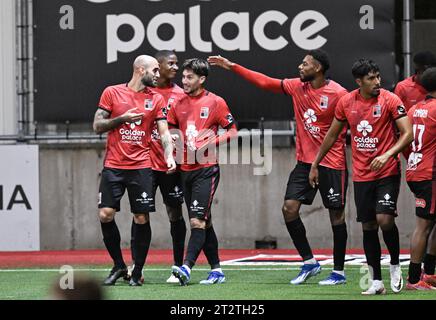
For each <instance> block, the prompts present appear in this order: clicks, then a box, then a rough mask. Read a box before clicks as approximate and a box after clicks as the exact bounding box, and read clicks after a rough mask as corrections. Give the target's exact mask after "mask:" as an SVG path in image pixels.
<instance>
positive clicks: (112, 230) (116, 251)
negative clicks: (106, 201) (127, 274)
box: [100, 220, 126, 269]
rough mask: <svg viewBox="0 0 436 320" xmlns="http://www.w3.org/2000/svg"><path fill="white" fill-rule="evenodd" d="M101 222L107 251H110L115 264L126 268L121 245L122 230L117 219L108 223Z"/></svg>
mask: <svg viewBox="0 0 436 320" xmlns="http://www.w3.org/2000/svg"><path fill="white" fill-rule="evenodd" d="M100 224H101V231H102V233H103V242H104V245H105V246H106V249H107V251H108V252H109V255H110V256H111V258H112V260H113V261H114V266H115V267H117V268H121V269H123V268H125V267H126V264H125V263H124V260H123V254H122V253H121V246H120V242H121V236H120V231H119V230H118V227H117V224H116V223H115V220H112V221H111V222H107V223H103V222H100Z"/></svg>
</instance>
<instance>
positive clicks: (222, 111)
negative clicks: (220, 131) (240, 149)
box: [216, 98, 235, 129]
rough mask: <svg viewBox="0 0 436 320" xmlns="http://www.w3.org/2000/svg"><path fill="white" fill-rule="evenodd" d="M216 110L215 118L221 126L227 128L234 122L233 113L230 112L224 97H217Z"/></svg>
mask: <svg viewBox="0 0 436 320" xmlns="http://www.w3.org/2000/svg"><path fill="white" fill-rule="evenodd" d="M216 110H217V112H216V120H217V122H218V124H219V125H220V126H221V127H222V128H224V129H227V128H229V127H231V126H232V125H233V124H234V123H235V119H234V118H233V115H232V114H231V112H230V109H229V107H228V106H227V103H226V102H225V101H224V99H222V98H218V99H217V109H216Z"/></svg>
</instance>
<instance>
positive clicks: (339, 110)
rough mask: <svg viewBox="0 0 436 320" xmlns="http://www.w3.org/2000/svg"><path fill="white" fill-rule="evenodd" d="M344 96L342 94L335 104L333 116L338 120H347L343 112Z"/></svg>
mask: <svg viewBox="0 0 436 320" xmlns="http://www.w3.org/2000/svg"><path fill="white" fill-rule="evenodd" d="M345 104H346V98H345V96H342V98H340V99H339V101H338V103H337V104H336V108H335V118H336V119H337V120H339V121H347V115H346V114H345Z"/></svg>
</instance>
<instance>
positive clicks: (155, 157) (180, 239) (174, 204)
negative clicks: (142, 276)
mask: <svg viewBox="0 0 436 320" xmlns="http://www.w3.org/2000/svg"><path fill="white" fill-rule="evenodd" d="M155 58H156V59H157V61H158V62H159V67H160V68H159V74H160V77H159V79H158V80H157V86H156V87H155V88H153V90H154V91H156V92H158V93H160V94H161V95H162V96H163V97H164V99H165V101H166V108H165V114H168V111H169V110H170V109H171V108H172V107H173V106H174V105H176V104H177V101H178V100H179V99H181V98H182V97H183V96H184V95H185V93H184V92H183V89H182V88H180V87H179V86H178V85H177V84H175V83H174V82H173V81H174V78H175V77H176V75H177V71H178V70H179V67H178V59H177V55H176V53H175V52H174V51H171V50H161V51H159V52H157V53H156V55H155ZM150 156H151V164H152V168H153V181H154V183H153V187H154V191H155V192H156V189H157V187H159V189H160V192H161V194H162V198H163V201H164V203H165V206H166V210H167V213H168V218H169V220H170V224H171V237H172V241H173V258H174V265H176V266H179V267H180V266H182V264H183V253H184V249H185V237H186V224H185V220H184V219H183V211H182V203H183V186H182V180H181V177H180V172H179V171H176V172H175V173H173V174H167V173H166V171H167V168H166V162H165V157H164V150H163V148H162V143H161V141H160V137H159V133H158V131H157V127H155V128H153V134H152V136H151V144H150ZM167 282H168V283H179V280H178V279H177V278H176V277H174V275H173V274H171V276H170V278H168V280H167Z"/></svg>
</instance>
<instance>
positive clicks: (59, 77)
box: [33, 0, 396, 122]
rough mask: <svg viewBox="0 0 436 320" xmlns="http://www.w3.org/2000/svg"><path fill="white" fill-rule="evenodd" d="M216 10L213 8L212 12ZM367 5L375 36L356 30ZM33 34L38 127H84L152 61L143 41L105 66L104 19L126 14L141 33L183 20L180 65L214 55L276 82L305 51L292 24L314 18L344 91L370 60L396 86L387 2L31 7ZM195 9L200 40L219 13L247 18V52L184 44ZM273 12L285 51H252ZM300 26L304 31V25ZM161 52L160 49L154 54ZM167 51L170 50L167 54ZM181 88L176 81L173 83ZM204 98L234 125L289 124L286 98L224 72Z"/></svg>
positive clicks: (162, 31) (166, 0)
mask: <svg viewBox="0 0 436 320" xmlns="http://www.w3.org/2000/svg"><path fill="white" fill-rule="evenodd" d="M218 2H219V5H218ZM63 5H70V6H71V7H72V8H73V9H74V30H62V29H61V28H60V27H59V20H60V19H61V17H62V14H60V13H59V9H60V7H61V6H63ZM362 5H371V6H372V7H373V8H374V11H375V29H374V30H362V29H360V27H359V20H360V18H361V14H359V8H360V7H361V6H362ZM33 6H34V21H35V25H36V26H37V28H36V30H35V44H34V46H35V55H36V58H37V60H36V61H35V87H36V89H37V93H36V94H35V108H34V109H35V120H37V121H42V122H64V121H65V120H69V121H71V122H91V121H92V118H93V114H94V112H95V108H96V106H97V103H98V100H99V97H100V94H101V92H102V91H103V89H104V88H105V87H106V86H108V85H111V84H116V83H121V82H127V81H128V80H129V79H130V76H131V72H132V69H131V64H132V62H133V60H134V58H135V57H136V56H137V55H140V54H151V55H153V54H154V53H155V52H156V51H157V49H158V48H153V47H152V46H151V44H150V43H149V41H148V40H147V38H145V40H144V42H143V43H142V45H141V46H140V47H139V48H138V49H137V50H135V51H133V52H130V53H118V60H117V61H116V62H113V63H109V64H108V63H107V62H106V47H107V35H106V29H107V28H106V27H107V26H106V16H107V15H109V14H116V15H119V14H131V15H134V16H136V17H137V18H138V19H139V20H141V22H142V24H143V25H144V29H145V30H147V25H148V23H149V21H150V20H151V19H152V18H153V17H154V16H156V15H157V14H159V13H162V12H168V13H183V14H184V15H185V36H186V50H185V51H183V52H177V54H178V57H179V60H180V63H182V62H183V60H184V59H186V58H191V57H202V58H207V56H209V55H210V54H221V55H222V56H225V57H227V58H229V59H230V60H232V61H235V62H238V63H240V64H242V65H244V66H246V67H249V68H252V69H254V70H257V71H260V72H263V73H266V74H268V75H270V76H272V77H276V78H286V77H296V76H298V72H297V67H298V65H299V63H300V62H301V60H302V59H303V57H304V55H305V52H306V50H304V49H301V48H299V47H298V46H297V45H296V44H295V43H294V41H293V40H292V38H291V35H290V25H291V22H292V20H293V19H294V17H295V16H296V15H297V14H299V13H300V12H302V11H304V10H316V11H319V12H320V13H322V14H323V15H324V16H325V17H326V18H327V19H328V21H329V26H328V27H327V28H325V29H324V30H322V31H321V32H319V34H320V35H321V36H323V37H325V38H326V39H327V40H328V41H327V43H326V44H325V45H324V46H323V49H325V50H327V51H328V52H329V54H330V57H331V65H332V67H331V70H330V71H329V76H330V77H331V78H332V79H334V80H336V81H337V82H339V83H341V84H342V85H343V86H344V87H346V88H347V89H350V90H351V89H354V87H355V84H354V80H353V79H352V76H351V72H350V69H351V65H352V63H353V62H354V61H355V60H356V59H357V58H360V57H369V58H373V59H374V60H376V61H377V62H378V63H379V64H380V66H381V69H382V75H383V80H384V85H385V87H386V88H388V89H391V88H392V87H393V84H394V83H395V81H396V72H395V55H394V49H395V44H394V31H395V30H394V24H393V20H392V19H393V16H394V1H393V0H384V1H381V0H370V1H363V0H359V1H357V0H356V1H341V0H331V1H316V0H299V1H292V2H289V1H280V0H269V1H263V0H250V1H247V0H245V1H244V0H242V1H241V0H240V1H231V0H220V1H218V0H213V1H194V0H185V1H181V0H162V1H158V2H151V1H144V0H112V1H108V2H106V3H100V4H97V3H92V2H90V1H86V0H63V1H60V0H49V1H48V0H34V2H33ZM194 6H200V10H201V36H202V39H203V40H204V41H211V40H212V37H211V32H210V29H211V25H212V22H213V21H214V19H215V18H216V17H217V16H218V15H220V14H221V13H223V12H230V11H232V12H249V17H250V22H249V23H250V51H225V50H223V49H221V48H219V47H218V46H217V45H216V44H213V45H212V47H213V49H212V52H210V53H209V52H198V51H197V50H195V49H194V48H193V47H192V45H191V42H190V38H189V8H192V7H194ZM269 10H278V11H280V12H283V13H284V14H285V15H286V16H287V17H288V20H287V21H286V22H285V23H284V24H283V25H282V26H280V25H279V24H277V23H270V24H268V25H267V26H266V28H265V33H266V35H267V36H269V37H277V36H279V35H281V36H283V37H284V38H285V39H286V40H287V41H288V43H289V44H288V45H287V46H286V47H285V48H283V49H282V50H279V51H268V50H265V49H264V48H262V47H261V46H259V45H258V44H257V43H256V41H255V39H254V36H253V24H254V22H255V20H256V19H257V17H258V16H259V15H260V14H262V13H263V12H266V11H269ZM310 23H311V22H310V21H308V22H306V23H305V24H304V25H303V27H305V26H307V25H310ZM132 33H133V30H132V28H131V27H128V26H123V27H121V28H120V29H119V32H118V36H119V37H120V38H121V39H123V40H129V39H130V38H131V37H132ZM173 33H174V30H173V29H172V28H171V27H170V26H169V25H162V26H161V27H160V28H159V29H158V34H159V36H160V38H161V39H169V38H171V37H172V35H173ZM222 33H223V35H224V36H225V37H226V38H232V37H234V36H236V34H237V28H236V27H235V25H234V24H231V23H229V24H226V25H225V26H224V27H223V30H222ZM159 49H163V48H159ZM168 49H172V48H168ZM178 82H180V77H179V78H178ZM207 87H208V89H209V90H211V91H213V92H215V93H217V94H219V95H221V96H223V97H224V98H225V99H226V100H227V102H228V104H229V106H230V107H231V109H232V112H233V113H234V115H235V117H236V118H237V119H238V120H239V121H247V120H258V119H259V118H260V117H264V118H265V119H266V120H283V119H289V118H290V117H291V116H292V104H291V99H290V98H289V97H286V96H283V95H276V94H272V93H268V92H263V91H261V90H258V89H257V88H255V87H254V86H253V85H251V84H249V83H247V82H245V81H242V80H241V79H240V78H239V77H238V76H236V75H234V74H233V73H231V72H228V71H224V70H221V69H215V68H214V69H213V70H212V73H211V75H210V77H209V79H208V83H207Z"/></svg>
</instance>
